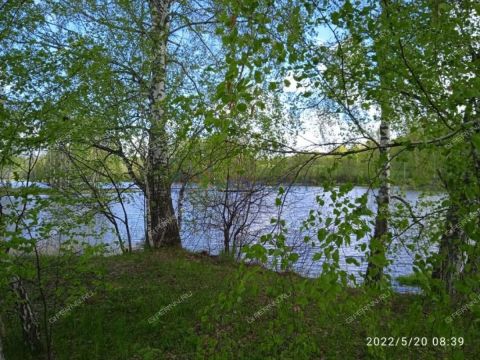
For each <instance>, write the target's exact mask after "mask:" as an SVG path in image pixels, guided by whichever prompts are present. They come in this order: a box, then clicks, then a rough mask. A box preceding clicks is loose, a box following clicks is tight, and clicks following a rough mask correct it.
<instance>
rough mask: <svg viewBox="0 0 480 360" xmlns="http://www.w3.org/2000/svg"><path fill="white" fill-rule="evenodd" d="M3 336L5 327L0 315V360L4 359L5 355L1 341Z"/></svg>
mask: <svg viewBox="0 0 480 360" xmlns="http://www.w3.org/2000/svg"><path fill="white" fill-rule="evenodd" d="M4 337H5V328H4V326H3V321H2V318H1V317H0V360H5V355H4V354H3V342H2V339H3V338H4Z"/></svg>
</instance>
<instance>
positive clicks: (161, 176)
mask: <svg viewBox="0 0 480 360" xmlns="http://www.w3.org/2000/svg"><path fill="white" fill-rule="evenodd" d="M170 4H171V1H170V0H150V1H149V6H150V12H151V16H152V25H153V26H152V33H151V37H152V40H153V46H154V50H153V51H154V58H153V62H152V85H151V89H150V99H149V100H150V130H149V143H148V156H147V164H146V165H147V166H146V181H145V185H146V198H147V206H148V211H147V216H148V218H147V236H148V242H149V245H150V246H151V247H152V248H159V247H161V246H180V245H181V241H180V231H179V228H178V223H177V219H176V217H175V211H174V208H173V203H172V195H171V185H172V182H171V179H170V174H169V158H168V157H169V156H168V134H167V130H166V122H167V121H166V114H165V99H166V90H165V83H166V65H167V37H168V31H169V11H170Z"/></svg>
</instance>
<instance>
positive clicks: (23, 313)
mask: <svg viewBox="0 0 480 360" xmlns="http://www.w3.org/2000/svg"><path fill="white" fill-rule="evenodd" d="M10 287H11V289H12V291H13V292H14V294H15V296H16V301H17V311H18V315H19V316H20V322H21V324H22V331H23V336H24V339H25V341H26V342H27V344H28V346H29V347H30V350H31V351H32V352H38V351H40V350H41V349H42V343H41V341H40V329H39V326H38V321H37V317H36V315H35V313H34V311H33V310H32V306H31V303H30V299H29V298H28V295H27V291H26V289H25V287H24V286H23V283H22V280H21V279H20V278H19V277H18V276H14V277H13V279H12V281H11V283H10Z"/></svg>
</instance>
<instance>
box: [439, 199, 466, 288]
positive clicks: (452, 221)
mask: <svg viewBox="0 0 480 360" xmlns="http://www.w3.org/2000/svg"><path fill="white" fill-rule="evenodd" d="M446 221H447V229H448V231H446V232H445V233H443V235H442V238H441V239H440V247H439V250H438V255H439V256H440V261H439V262H438V264H437V265H436V266H435V268H434V270H433V272H432V277H433V278H434V279H439V280H440V281H441V282H442V284H443V286H444V288H445V291H446V292H447V293H448V294H450V295H453V294H454V293H455V288H454V286H453V282H454V281H455V280H457V279H458V278H459V276H460V273H461V271H462V268H463V264H464V259H463V257H462V252H461V250H460V249H461V244H462V243H463V240H464V239H463V238H464V235H463V230H462V229H461V227H460V226H458V224H459V219H458V216H457V209H456V207H455V206H453V205H451V206H450V207H449V209H448V212H447V218H446Z"/></svg>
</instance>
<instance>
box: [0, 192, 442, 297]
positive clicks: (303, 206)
mask: <svg viewBox="0 0 480 360" xmlns="http://www.w3.org/2000/svg"><path fill="white" fill-rule="evenodd" d="M393 192H394V193H398V194H400V192H399V190H398V189H394V190H393ZM364 194H367V199H368V200H367V206H368V208H369V209H370V210H372V211H373V212H374V213H375V212H376V203H375V193H374V191H372V190H369V189H368V188H366V187H359V186H357V187H354V188H353V190H351V191H350V192H349V193H348V196H347V198H348V199H350V200H353V199H355V198H358V197H360V196H362V195H364ZM400 195H401V196H402V198H403V199H405V200H406V201H407V202H408V203H409V204H410V205H411V206H412V207H413V208H416V207H417V206H418V205H419V204H420V202H422V201H424V200H428V201H433V202H439V200H440V199H441V196H440V195H436V196H430V197H428V198H422V197H421V194H420V193H419V192H416V191H407V192H404V193H401V194H400ZM318 196H320V197H322V198H323V199H324V200H325V203H324V204H323V205H322V206H319V204H318V203H317V200H316V199H317V197H318ZM172 197H173V201H174V203H175V205H177V201H178V197H179V186H178V185H175V186H173V188H172ZM229 197H230V201H229V203H230V204H231V205H232V206H233V203H234V200H236V201H237V202H238V201H242V200H243V201H246V200H245V199H246V197H245V196H244V195H242V193H241V192H240V193H232V194H229ZM276 197H277V189H276V188H266V189H264V190H263V191H262V192H260V193H259V194H258V195H257V196H256V197H254V198H248V199H247V200H250V201H251V204H250V212H249V215H248V216H246V215H245V212H242V211H239V209H236V208H233V207H232V208H231V209H230V208H229V210H230V211H231V212H233V211H234V210H236V211H237V212H239V213H240V215H239V216H238V217H236V218H235V219H236V222H237V224H236V225H235V224H234V225H233V230H235V229H238V228H240V227H241V226H239V224H238V223H241V224H247V226H245V227H244V229H243V228H242V229H241V230H242V231H239V232H240V234H241V236H239V238H240V239H241V241H242V242H243V243H252V242H255V241H258V239H259V238H260V236H261V235H263V234H266V233H268V232H270V231H271V230H272V226H273V225H272V224H271V219H272V217H276V216H277V215H278V207H276V206H275V205H274V204H275V198H276ZM9 201H10V202H11V199H7V198H5V197H4V198H2V204H4V205H5V204H6V203H7V202H9ZM123 201H124V206H125V210H126V213H127V215H128V216H127V217H128V220H127V221H128V227H129V230H130V234H131V239H132V243H133V246H134V247H141V246H142V244H143V242H144V239H145V200H144V197H143V194H142V192H140V191H135V190H132V191H129V192H126V193H125V194H124V197H123ZM224 201H225V193H224V192H219V191H216V190H214V189H209V190H205V189H200V188H197V187H190V188H187V190H186V192H185V200H184V203H183V211H182V214H183V216H182V230H181V237H182V245H183V247H184V248H185V249H188V250H190V251H195V252H200V251H207V252H208V253H210V254H212V255H216V254H218V253H220V252H221V251H222V250H223V228H222V225H221V224H222V221H223V220H222V219H223V217H224V216H225V208H224V207H223V206H222V205H221V204H222V203H223V202H224ZM206 203H208V204H217V205H213V206H211V205H210V206H205V204H206ZM395 204H396V202H395V201H393V202H392V208H393V207H394V206H395ZM330 205H331V201H330V200H329V196H328V193H325V191H324V190H323V189H322V188H321V187H315V186H293V187H291V188H290V189H289V191H288V194H287V196H286V199H285V203H284V206H283V208H282V212H281V218H282V219H284V220H285V222H286V227H287V228H288V235H287V244H288V245H290V246H292V247H293V248H294V251H296V252H297V253H298V254H299V255H300V258H299V260H298V261H297V262H296V264H295V266H294V270H295V271H296V272H297V273H299V274H301V275H303V276H307V277H316V276H318V275H319V273H320V272H321V271H322V263H323V260H322V259H320V260H317V261H313V260H312V257H313V255H314V254H315V253H317V252H318V251H319V249H320V244H318V241H317V243H316V244H313V246H312V244H309V243H308V244H307V243H305V242H304V241H303V240H304V238H305V236H306V235H309V236H311V237H312V238H313V239H315V238H316V233H317V230H318V226H317V227H313V228H312V229H310V230H305V229H303V228H302V224H303V222H304V220H306V219H307V218H308V216H309V213H310V211H311V210H315V211H317V210H318V211H320V213H321V215H322V218H326V217H328V216H331V215H332V212H333V208H332V207H331V206H330ZM110 208H111V211H112V213H113V214H114V215H116V216H118V219H123V220H124V219H125V218H124V213H123V209H122V207H121V205H120V203H118V202H116V203H115V202H114V203H112V204H110ZM82 211H86V210H85V209H80V208H78V209H76V208H75V206H71V205H70V206H68V207H65V208H61V207H58V206H57V207H56V208H55V210H52V211H50V210H43V212H42V214H41V215H40V218H42V217H43V218H44V219H48V218H50V219H57V218H58V217H66V218H67V219H73V218H74V216H75V215H78V214H80V213H81V212H82ZM422 211H423V212H424V211H425V210H421V209H417V214H421V213H422ZM365 221H367V222H370V225H369V227H370V229H371V233H373V225H372V223H373V218H365ZM52 223H54V221H52ZM235 226H236V227H235ZM119 229H120V233H121V235H122V238H123V239H124V240H126V233H127V232H126V226H125V224H123V223H122V222H121V221H119ZM233 230H232V231H233ZM327 230H328V231H335V230H336V229H335V226H329V227H328V228H327ZM417 231H418V227H417V226H413V227H412V228H411V229H410V230H409V231H407V232H405V233H404V234H399V233H398V232H397V231H396V230H395V229H393V233H394V238H395V240H394V241H393V243H392V245H391V249H390V252H389V258H390V259H391V260H392V264H391V265H390V266H389V268H388V269H387V272H388V273H389V274H391V275H392V278H393V279H395V278H396V277H398V276H400V275H408V274H410V273H412V272H413V260H414V257H415V254H416V253H422V251H423V250H422V249H425V247H428V244H425V243H424V241H423V240H422V239H421V238H420V239H416V240H415V241H414V240H413V239H414V237H415V234H417ZM76 233H77V235H76V236H77V237H79V238H81V240H82V241H86V242H89V243H90V244H99V243H105V244H108V245H109V248H110V251H113V252H117V251H118V250H119V246H118V237H117V236H116V234H115V231H114V227H113V225H112V224H111V223H110V222H109V221H108V220H107V218H106V217H105V216H104V215H99V214H98V215H95V216H94V217H93V224H92V225H89V226H82V227H79V228H78V229H77V231H76ZM24 235H25V236H26V237H29V236H32V237H40V235H39V234H38V233H36V232H35V230H34V229H33V231H30V232H28V233H27V232H25V234H24ZM370 237H371V234H369V235H368V236H366V237H364V238H362V239H357V238H354V237H352V238H351V244H350V245H348V246H346V245H344V246H341V247H340V249H339V250H340V253H339V255H340V256H339V262H340V265H341V268H342V269H344V270H346V271H347V272H348V273H350V274H353V275H355V277H356V278H357V279H358V281H361V279H362V277H363V274H364V273H365V271H366V266H367V263H366V259H365V253H364V252H363V251H362V250H361V249H360V244H361V243H368V240H369V238H370ZM69 238H71V235H70V236H69ZM64 240H65V238H62V235H61V233H55V236H53V239H48V241H46V240H43V242H41V243H42V244H43V245H44V246H45V247H51V246H52V242H53V243H55V242H61V241H64ZM412 243H413V246H414V248H413V250H410V249H408V248H407V245H409V244H412ZM429 249H430V250H433V251H434V250H435V249H431V248H429ZM347 258H355V259H356V260H357V261H358V262H359V264H360V266H357V265H355V264H347V262H346V259H347ZM393 286H394V287H395V288H396V289H397V291H401V292H409V291H416V289H415V288H411V287H406V286H401V285H399V284H398V283H397V282H396V281H395V280H394V283H393Z"/></svg>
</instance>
